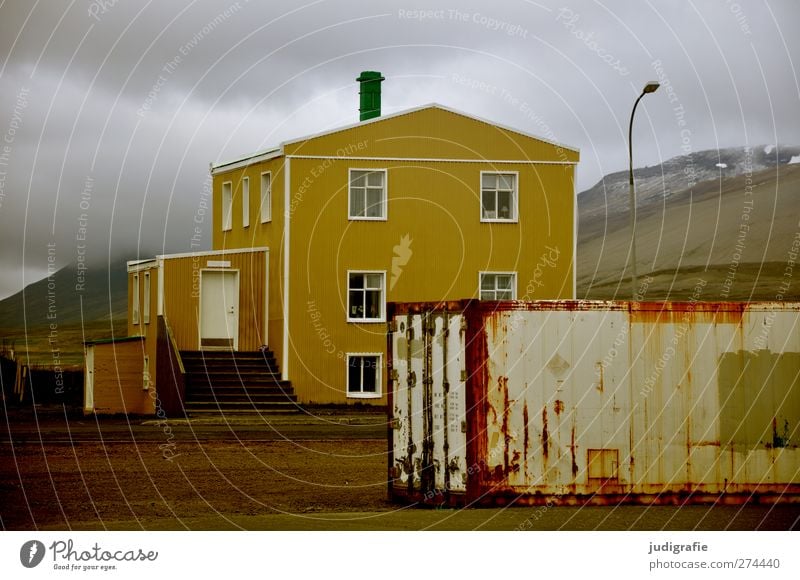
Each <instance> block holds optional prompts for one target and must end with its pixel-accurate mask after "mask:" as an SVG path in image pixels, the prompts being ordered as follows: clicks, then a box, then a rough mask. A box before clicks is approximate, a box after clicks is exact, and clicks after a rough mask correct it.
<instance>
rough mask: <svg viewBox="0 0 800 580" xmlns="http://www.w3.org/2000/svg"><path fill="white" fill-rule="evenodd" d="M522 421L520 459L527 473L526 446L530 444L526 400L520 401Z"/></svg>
mask: <svg viewBox="0 0 800 580" xmlns="http://www.w3.org/2000/svg"><path fill="white" fill-rule="evenodd" d="M522 423H523V427H522V428H523V434H522V461H523V468H524V472H525V473H526V474H527V473H528V446H529V445H530V440H529V439H528V401H523V402H522Z"/></svg>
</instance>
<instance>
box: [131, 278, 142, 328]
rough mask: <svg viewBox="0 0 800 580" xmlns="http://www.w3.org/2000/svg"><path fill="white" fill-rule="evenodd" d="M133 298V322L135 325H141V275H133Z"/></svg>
mask: <svg viewBox="0 0 800 580" xmlns="http://www.w3.org/2000/svg"><path fill="white" fill-rule="evenodd" d="M131 294H132V297H133V305H132V306H131V311H132V312H131V322H132V323H133V324H139V305H140V304H141V303H140V302H139V300H140V298H139V274H134V275H133V291H132V292H131Z"/></svg>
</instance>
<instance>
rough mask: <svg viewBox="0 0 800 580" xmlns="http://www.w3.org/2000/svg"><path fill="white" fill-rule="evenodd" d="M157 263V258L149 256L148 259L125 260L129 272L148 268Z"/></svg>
mask: <svg viewBox="0 0 800 580" xmlns="http://www.w3.org/2000/svg"><path fill="white" fill-rule="evenodd" d="M155 265H156V259H155V258H148V259H147V260H128V261H127V262H125V266H126V269H127V271H128V273H129V274H130V273H131V272H138V271H140V270H147V269H148V268H150V267H152V266H155Z"/></svg>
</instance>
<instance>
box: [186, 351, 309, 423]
mask: <svg viewBox="0 0 800 580" xmlns="http://www.w3.org/2000/svg"><path fill="white" fill-rule="evenodd" d="M181 359H182V361H183V365H184V368H185V370H186V376H185V379H186V400H185V403H184V406H185V408H186V410H187V412H189V413H190V414H217V415H218V414H225V413H248V412H249V413H253V412H261V411H272V412H286V413H291V412H298V411H299V407H298V405H297V402H296V401H297V395H295V393H294V389H292V384H291V382H290V381H284V380H282V379H281V372H280V368H279V366H278V363H277V361H276V360H275V356H274V354H273V352H272V351H270V350H266V351H263V352H262V351H255V352H242V351H235V352H232V351H225V350H223V351H182V352H181Z"/></svg>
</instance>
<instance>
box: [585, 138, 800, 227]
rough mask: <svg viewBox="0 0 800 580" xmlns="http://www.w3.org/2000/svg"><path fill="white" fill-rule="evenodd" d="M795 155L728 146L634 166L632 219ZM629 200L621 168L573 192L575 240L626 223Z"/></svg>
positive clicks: (796, 150) (797, 151) (792, 150)
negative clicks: (698, 189) (576, 219)
mask: <svg viewBox="0 0 800 580" xmlns="http://www.w3.org/2000/svg"><path fill="white" fill-rule="evenodd" d="M796 155H800V147H784V146H780V147H778V148H774V147H772V146H763V145H762V146H757V147H753V148H751V149H748V148H744V147H731V148H727V149H720V150H716V149H712V150H708V151H698V152H696V153H692V154H691V155H681V156H679V157H673V158H672V159H668V160H667V161H665V162H664V163H662V164H660V165H655V166H652V167H641V168H637V169H634V172H633V173H634V178H635V181H636V210H637V214H638V217H640V218H642V217H645V216H647V215H650V214H651V213H652V212H654V211H655V212H658V211H661V210H662V209H663V207H664V203H665V202H666V201H667V200H670V201H675V200H677V199H686V198H687V197H688V195H689V192H690V191H691V190H692V189H693V188H696V187H697V186H698V185H699V184H701V183H705V182H709V181H711V182H716V183H717V184H718V185H720V184H721V183H722V182H723V181H725V180H727V179H731V178H734V177H737V176H740V175H746V174H747V173H750V174H754V173H760V172H762V171H764V170H766V169H770V168H775V167H779V166H785V165H787V164H788V163H789V162H790V161H791V159H792V157H793V156H796ZM721 166H723V167H721ZM629 200H630V194H629V191H628V171H627V170H625V171H617V172H615V173H610V174H608V175H606V176H605V177H603V178H602V179H601V180H600V181H599V182H597V183H596V184H595V185H594V186H593V187H591V188H590V189H587V190H585V191H583V192H581V193H580V194H579V195H578V215H579V222H580V223H579V228H578V236H579V243H580V242H581V241H585V240H587V239H589V238H596V237H597V235H598V234H602V233H604V232H613V231H615V230H617V229H619V228H621V227H628V219H629V216H628V206H629Z"/></svg>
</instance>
